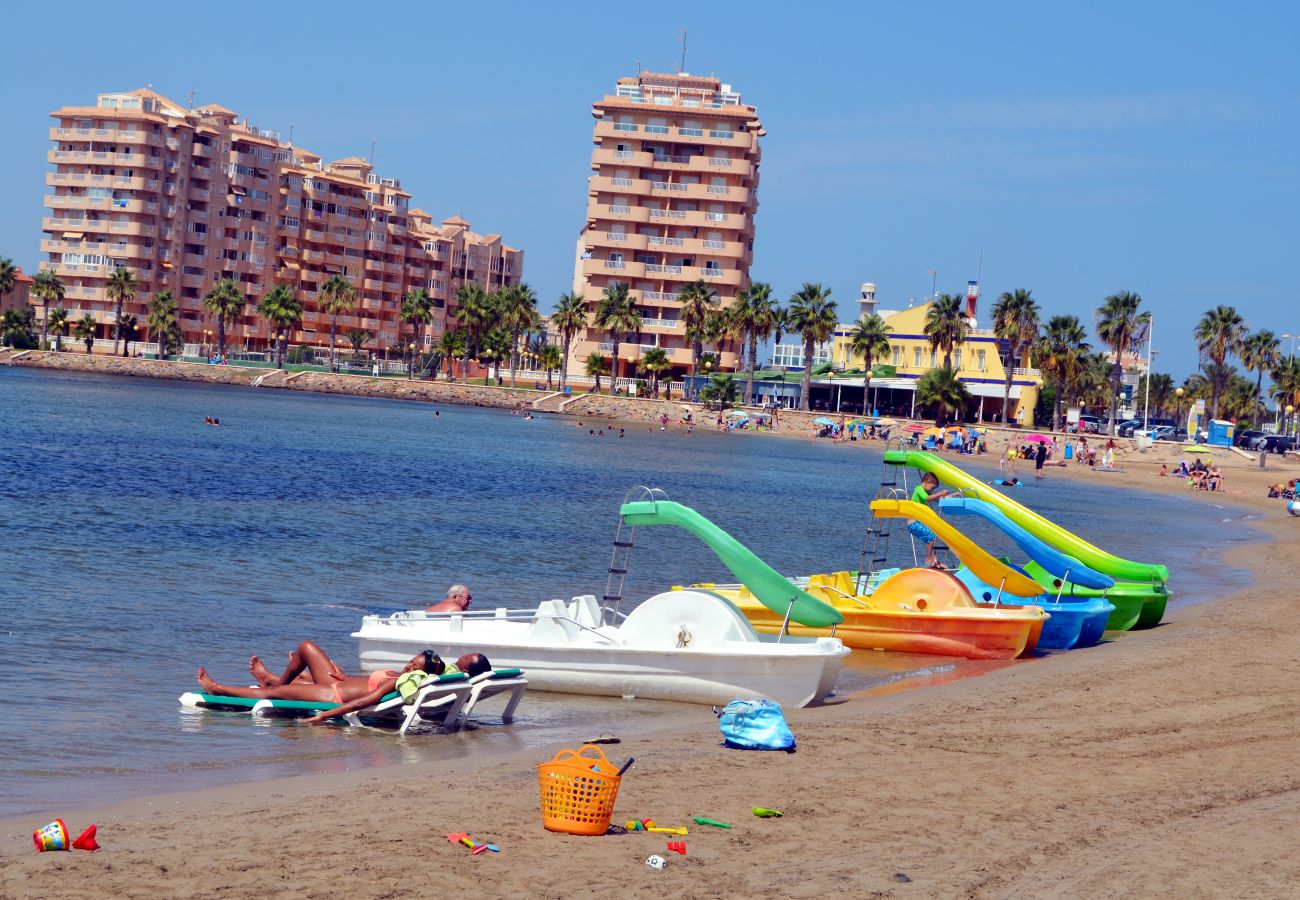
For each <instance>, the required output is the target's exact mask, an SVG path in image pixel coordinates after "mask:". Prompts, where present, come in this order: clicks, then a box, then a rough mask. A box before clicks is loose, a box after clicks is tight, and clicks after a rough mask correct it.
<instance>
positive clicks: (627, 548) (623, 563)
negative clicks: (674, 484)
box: [600, 485, 668, 625]
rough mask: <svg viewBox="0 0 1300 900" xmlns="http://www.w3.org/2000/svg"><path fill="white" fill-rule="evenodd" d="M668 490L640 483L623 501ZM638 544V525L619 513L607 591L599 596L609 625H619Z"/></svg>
mask: <svg viewBox="0 0 1300 900" xmlns="http://www.w3.org/2000/svg"><path fill="white" fill-rule="evenodd" d="M667 499H668V494H667V493H666V492H665V491H662V490H660V489H659V488H651V487H645V486H643V485H638V486H637V487H634V488H632V489H631V490H630V491H628V492H627V494H626V495H624V497H623V502H624V503H630V502H632V501H633V500H652V501H653V500H667ZM635 546H636V526H635V525H627V524H625V523H624V522H623V517H622V516H619V519H618V530H617V531H616V532H615V533H614V548H613V552H611V553H610V556H609V568H608V570H607V572H608V574H607V575H606V578H605V593H604V594H602V595H601V598H600V614H601V618H602V619H603V620H604V621H605V623H606V624H608V625H616V624H618V622H617V621H616V620H617V619H618V618H619V617H620V616H622V613H621V612H620V611H619V607H620V606H621V605H622V604H623V588H624V584H625V583H626V581H627V572H628V569H629V567H630V565H631V561H632V549H633V548H634V547H635Z"/></svg>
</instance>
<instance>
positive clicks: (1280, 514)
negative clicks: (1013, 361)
mask: <svg viewBox="0 0 1300 900" xmlns="http://www.w3.org/2000/svg"><path fill="white" fill-rule="evenodd" d="M848 449H849V450H851V449H852V447H851V446H850V447H849V448H848ZM1219 456H1223V457H1224V461H1225V462H1227V460H1228V454H1226V453H1217V454H1216V461H1218V457H1219ZM1122 462H1123V463H1124V465H1125V466H1126V468H1128V470H1129V471H1128V472H1126V473H1123V474H1101V473H1090V472H1086V471H1084V470H1083V468H1082V467H1071V469H1070V470H1068V475H1067V476H1066V477H1077V478H1106V479H1108V482H1109V483H1115V482H1116V481H1121V482H1125V483H1129V482H1131V483H1135V484H1136V483H1140V484H1141V485H1142V487H1144V488H1146V489H1151V490H1162V489H1164V490H1186V488H1185V487H1183V486H1182V485H1181V484H1175V483H1173V482H1172V479H1162V478H1159V477H1158V476H1156V475H1155V474H1154V471H1155V470H1156V469H1158V462H1159V460H1158V459H1157V460H1154V461H1153V460H1152V458H1151V457H1150V456H1144V457H1143V458H1142V459H1141V460H1140V461H1139V459H1138V457H1137V455H1136V454H1134V455H1133V457H1132V458H1131V459H1128V458H1126V459H1123V460H1122ZM1272 462H1273V461H1272V460H1270V463H1272ZM1240 463H1241V465H1237V464H1236V463H1228V473H1229V475H1228V485H1229V487H1230V489H1231V490H1232V491H1234V492H1240V493H1228V494H1220V495H1211V494H1201V495H1200V497H1202V498H1203V499H1204V501H1205V503H1206V504H1207V512H1208V511H1209V510H1210V509H1212V508H1213V506H1214V505H1216V504H1222V503H1225V502H1230V503H1233V504H1234V505H1241V504H1244V505H1247V506H1249V507H1251V508H1252V509H1253V510H1254V511H1256V512H1258V513H1259V514H1260V516H1261V518H1260V519H1259V521H1258V528H1259V529H1260V531H1261V532H1262V533H1263V534H1264V535H1266V537H1267V541H1261V542H1259V543H1252V544H1249V545H1245V546H1241V547H1238V548H1236V549H1234V550H1233V551H1232V553H1231V555H1230V559H1229V560H1228V561H1229V562H1230V563H1231V564H1232V565H1235V566H1240V567H1243V568H1246V569H1248V570H1249V571H1251V572H1252V573H1253V576H1254V583H1253V584H1252V586H1251V587H1250V588H1249V589H1247V590H1245V591H1241V592H1239V593H1238V594H1237V595H1235V596H1232V597H1229V598H1226V599H1224V600H1223V601H1222V602H1212V603H1203V604H1197V605H1192V606H1184V607H1171V610H1170V613H1169V614H1168V615H1167V616H1166V619H1165V622H1164V623H1163V624H1162V625H1161V626H1159V627H1157V628H1154V629H1151V630H1148V631H1141V632H1131V633H1128V634H1123V635H1119V636H1117V637H1116V638H1115V639H1114V640H1112V641H1109V642H1107V643H1104V644H1102V645H1100V646H1098V647H1095V648H1091V649H1086V650H1081V651H1077V652H1071V653H1064V654H1056V655H1052V656H1050V657H1048V658H1044V659H1040V660H1034V661H1028V662H1024V663H1021V664H1017V665H1011V666H1005V667H991V668H992V670H991V671H989V672H987V673H986V674H983V675H981V676H980V677H973V678H965V679H960V680H957V681H952V682H949V683H944V684H929V685H928V686H927V687H926V689H924V690H902V689H900V686H897V685H895V686H891V687H890V688H889V689H886V690H881V691H877V692H874V693H867V694H865V695H861V696H855V697H852V698H849V699H847V700H845V701H843V702H836V703H834V704H833V705H830V706H826V707H822V708H816V709H805V710H796V711H792V712H790V714H789V719H790V722H791V725H792V727H793V729H794V731H795V734H796V735H797V737H798V739H799V751H798V752H797V753H795V754H790V755H787V754H781V753H746V752H743V751H736V750H726V749H724V748H722V747H721V746H720V742H719V736H718V732H717V725H716V722H715V720H714V718H713V716H712V715H711V714H710V713H709V711H708V710H707V709H704V708H699V709H696V708H689V709H688V710H687V711H685V712H684V713H683V716H682V718H681V719H680V720H679V721H678V722H677V724H675V725H674V726H672V727H670V728H662V729H657V730H656V731H655V732H653V733H652V734H648V735H641V736H624V741H623V743H621V744H619V745H617V746H614V747H610V748H607V750H608V751H609V752H610V756H611V758H612V759H613V760H615V761H616V762H618V763H621V762H622V761H623V760H624V759H625V758H626V757H627V756H635V757H636V760H637V761H636V764H635V765H634V766H633V768H632V769H631V770H630V771H629V772H628V774H627V776H626V777H625V778H624V781H623V785H622V789H621V791H620V794H619V800H618V804H617V807H616V812H615V821H622V820H623V819H627V818H632V817H652V818H654V819H656V820H657V821H658V822H659V823H661V824H683V825H686V824H689V825H690V826H691V831H690V834H689V835H688V836H687V837H686V838H685V841H686V844H687V849H688V855H687V856H685V857H681V856H678V855H676V854H666V855H667V856H669V863H668V868H667V869H666V870H665V871H663V872H656V871H653V870H651V869H649V868H647V867H646V866H645V865H644V860H645V858H646V857H647V856H648V855H649V854H651V853H654V852H658V853H660V854H665V846H664V841H665V838H664V837H663V836H659V835H655V836H651V835H626V836H606V837H599V838H580V837H570V836H563V835H554V834H551V833H548V832H546V831H544V830H543V829H542V827H541V824H540V817H539V812H538V792H537V779H536V769H535V765H536V764H537V763H539V762H543V761H545V760H546V759H548V758H549V757H550V755H551V753H550V752H549V751H548V752H526V753H523V754H515V755H509V756H504V757H493V758H480V759H478V760H473V761H464V760H458V761H455V762H452V763H449V764H448V765H446V766H445V767H433V766H429V765H427V764H420V765H408V766H399V767H393V768H390V769H382V770H368V771H365V772H358V773H352V774H347V775H340V776H325V777H301V778H293V779H284V780H279V781H271V782H257V783H249V784H243V785H237V786H233V787H227V788H222V789H220V790H213V791H206V792H202V793H196V794H182V795H168V796H159V797H155V798H152V799H150V800H139V801H132V802H130V803H126V804H122V805H119V806H116V807H112V808H109V809H104V810H99V811H96V812H95V813H94V814H93V815H92V814H90V813H84V812H78V813H76V814H69V813H68V811H67V810H57V809H56V810H49V811H48V812H47V813H45V814H43V815H34V816H30V817H25V818H24V819H23V820H22V821H9V822H5V823H3V824H2V825H0V835H2V836H3V837H2V839H0V894H3V895H5V896H16V897H22V896H41V897H78V898H82V897H85V896H96V895H105V894H110V893H111V894H115V895H121V896H132V897H134V896H159V895H161V896H176V897H188V896H210V895H215V894H220V895H222V896H229V897H253V896H263V895H266V894H268V893H279V892H290V891H291V892H293V893H295V894H299V895H302V896H309V897H311V896H326V895H330V896H334V895H356V896H365V897H380V896H383V897H404V896H410V897H419V896H427V895H429V894H431V893H440V894H445V893H449V892H453V893H454V892H459V891H462V890H467V889H468V890H472V891H475V892H477V893H478V894H481V895H483V896H505V897H557V898H559V897H570V896H575V895H587V894H613V893H615V892H623V893H626V892H628V891H631V892H634V893H635V894H638V895H648V894H651V893H653V895H655V896H658V897H703V896H719V895H742V894H743V895H753V894H763V895H765V896H788V897H821V896H826V895H828V894H840V895H853V896H867V895H873V896H899V897H902V896H916V897H920V896H969V897H1003V896H1078V895H1081V894H1088V895H1090V896H1097V897H1116V896H1178V897H1221V896H1234V897H1280V896H1287V895H1292V896H1293V895H1294V891H1295V885H1296V884H1297V883H1300V857H1297V856H1296V854H1295V841H1296V838H1295V836H1296V835H1297V834H1300V790H1297V789H1298V788H1300V766H1297V763H1300V725H1298V724H1297V723H1298V722H1300V642H1298V641H1296V639H1295V636H1294V633H1293V628H1292V623H1293V622H1294V602H1295V601H1294V597H1293V594H1294V589H1293V585H1294V584H1295V582H1296V578H1297V576H1298V575H1300V571H1297V570H1298V569H1300V564H1298V563H1297V562H1296V561H1295V554H1294V552H1293V549H1294V546H1295V543H1296V541H1295V536H1294V532H1293V530H1292V529H1293V528H1296V527H1300V522H1292V521H1290V517H1288V516H1286V514H1285V511H1284V503H1283V501H1280V500H1265V499H1263V498H1262V494H1263V488H1262V486H1263V485H1264V484H1265V483H1267V482H1268V481H1270V480H1275V479H1276V476H1277V475H1278V474H1279V473H1280V471H1281V470H1280V469H1279V468H1277V467H1274V468H1272V469H1271V470H1270V471H1267V472H1263V473H1261V472H1259V471H1258V470H1257V469H1253V468H1251V466H1252V465H1253V464H1250V463H1247V462H1246V461H1245V460H1241V461H1240ZM1290 468H1291V469H1294V468H1295V467H1294V466H1291V467H1290ZM1057 474H1058V473H1051V474H1050V475H1049V477H1052V476H1055V475H1057ZM1295 474H1296V473H1295V472H1294V471H1292V472H1291V474H1290V475H1289V476H1288V477H1294V475H1295ZM1170 539H1171V540H1176V539H1177V535H1170ZM1112 549H1119V548H1112ZM934 680H936V681H942V680H943V679H942V677H940V678H938V679H934ZM525 702H526V701H525ZM588 736H589V735H583V734H575V735H574V736H573V737H574V739H575V740H574V741H573V742H572V743H573V745H575V746H576V744H577V741H578V740H579V739H581V738H583V737H588ZM429 740H437V738H436V737H430V738H429ZM552 749H558V746H557V747H555V748H552ZM169 787H171V786H169ZM175 787H179V785H176V786H175ZM756 805H757V806H768V807H772V808H776V809H781V810H783V811H784V813H785V816H784V817H783V818H780V819H759V818H756V817H754V816H753V815H752V814H751V813H750V811H749V810H750V807H752V806H756ZM60 814H63V815H65V816H67V817H68V818H69V819H70V821H69V826H70V827H71V828H72V829H73V830H74V833H76V832H77V831H79V830H80V828H81V827H83V826H84V825H85V824H87V823H88V822H90V821H92V820H93V821H95V822H96V823H98V824H99V826H100V839H101V842H102V843H103V845H104V848H105V849H104V850H103V851H102V852H100V853H96V854H93V855H92V854H88V853H73V854H36V853H35V852H33V850H32V847H31V843H30V841H31V838H30V832H31V830H32V829H33V828H35V827H36V826H37V825H40V824H43V823H44V822H45V821H48V820H49V819H50V818H53V817H54V816H55V815H60ZM697 815H703V816H709V817H712V818H716V819H720V820H723V821H727V822H732V823H734V824H735V825H736V827H735V829H733V830H730V831H720V830H716V829H708V828H702V827H697V826H695V825H694V824H693V823H691V822H690V819H691V817H693V816H697ZM451 831H463V832H468V833H470V834H472V835H473V836H474V837H476V838H480V839H486V840H491V841H492V842H494V843H495V844H497V845H498V846H500V847H501V853H500V854H487V855H485V856H483V857H471V856H470V854H469V851H468V850H467V849H466V848H464V847H456V846H451V845H450V844H448V842H447V841H446V839H445V837H444V835H445V834H446V833H447V832H451Z"/></svg>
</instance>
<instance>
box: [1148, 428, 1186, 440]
mask: <svg viewBox="0 0 1300 900" xmlns="http://www.w3.org/2000/svg"><path fill="white" fill-rule="evenodd" d="M1147 434H1148V435H1150V436H1151V440H1153V441H1176V440H1178V434H1179V432H1178V430H1177V429H1176V428H1174V426H1172V425H1157V426H1156V427H1155V428H1152V429H1150V430H1148V431H1147ZM1184 437H1186V435H1184Z"/></svg>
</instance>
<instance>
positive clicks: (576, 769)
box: [537, 744, 622, 834]
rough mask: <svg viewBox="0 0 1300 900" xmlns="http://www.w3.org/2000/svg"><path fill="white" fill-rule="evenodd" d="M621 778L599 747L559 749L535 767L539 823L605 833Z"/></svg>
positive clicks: (569, 831)
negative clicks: (539, 791)
mask: <svg viewBox="0 0 1300 900" xmlns="http://www.w3.org/2000/svg"><path fill="white" fill-rule="evenodd" d="M591 754H595V755H594V756H593V755H591ZM621 780H622V779H621V778H619V775H618V769H617V768H616V767H615V766H614V765H613V764H612V763H610V761H609V760H608V759H606V758H605V754H604V753H603V752H602V751H601V749H600V748H599V747H593V746H592V745H591V744H583V745H582V749H581V750H576V751H575V750H561V751H560V752H559V753H557V754H556V755H555V759H553V760H551V761H550V762H548V763H542V764H541V765H539V766H538V767H537V782H538V784H539V785H540V787H541V791H542V825H543V826H545V828H546V830H547V831H562V832H564V833H566V834H604V833H605V832H606V831H608V830H609V820H610V818H611V817H613V815H614V799H615V798H616V797H618V783H619V781H621Z"/></svg>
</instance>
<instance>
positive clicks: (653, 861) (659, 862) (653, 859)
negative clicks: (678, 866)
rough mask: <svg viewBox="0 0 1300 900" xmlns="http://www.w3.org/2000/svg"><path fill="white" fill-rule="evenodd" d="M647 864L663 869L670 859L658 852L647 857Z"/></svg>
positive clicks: (653, 867)
mask: <svg viewBox="0 0 1300 900" xmlns="http://www.w3.org/2000/svg"><path fill="white" fill-rule="evenodd" d="M645 864H646V865H647V866H649V867H650V868H652V869H663V867H664V866H666V865H668V860H666V859H664V858H663V857H662V856H660V855H659V854H657V853H656V854H655V855H654V856H648V857H646V861H645Z"/></svg>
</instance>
